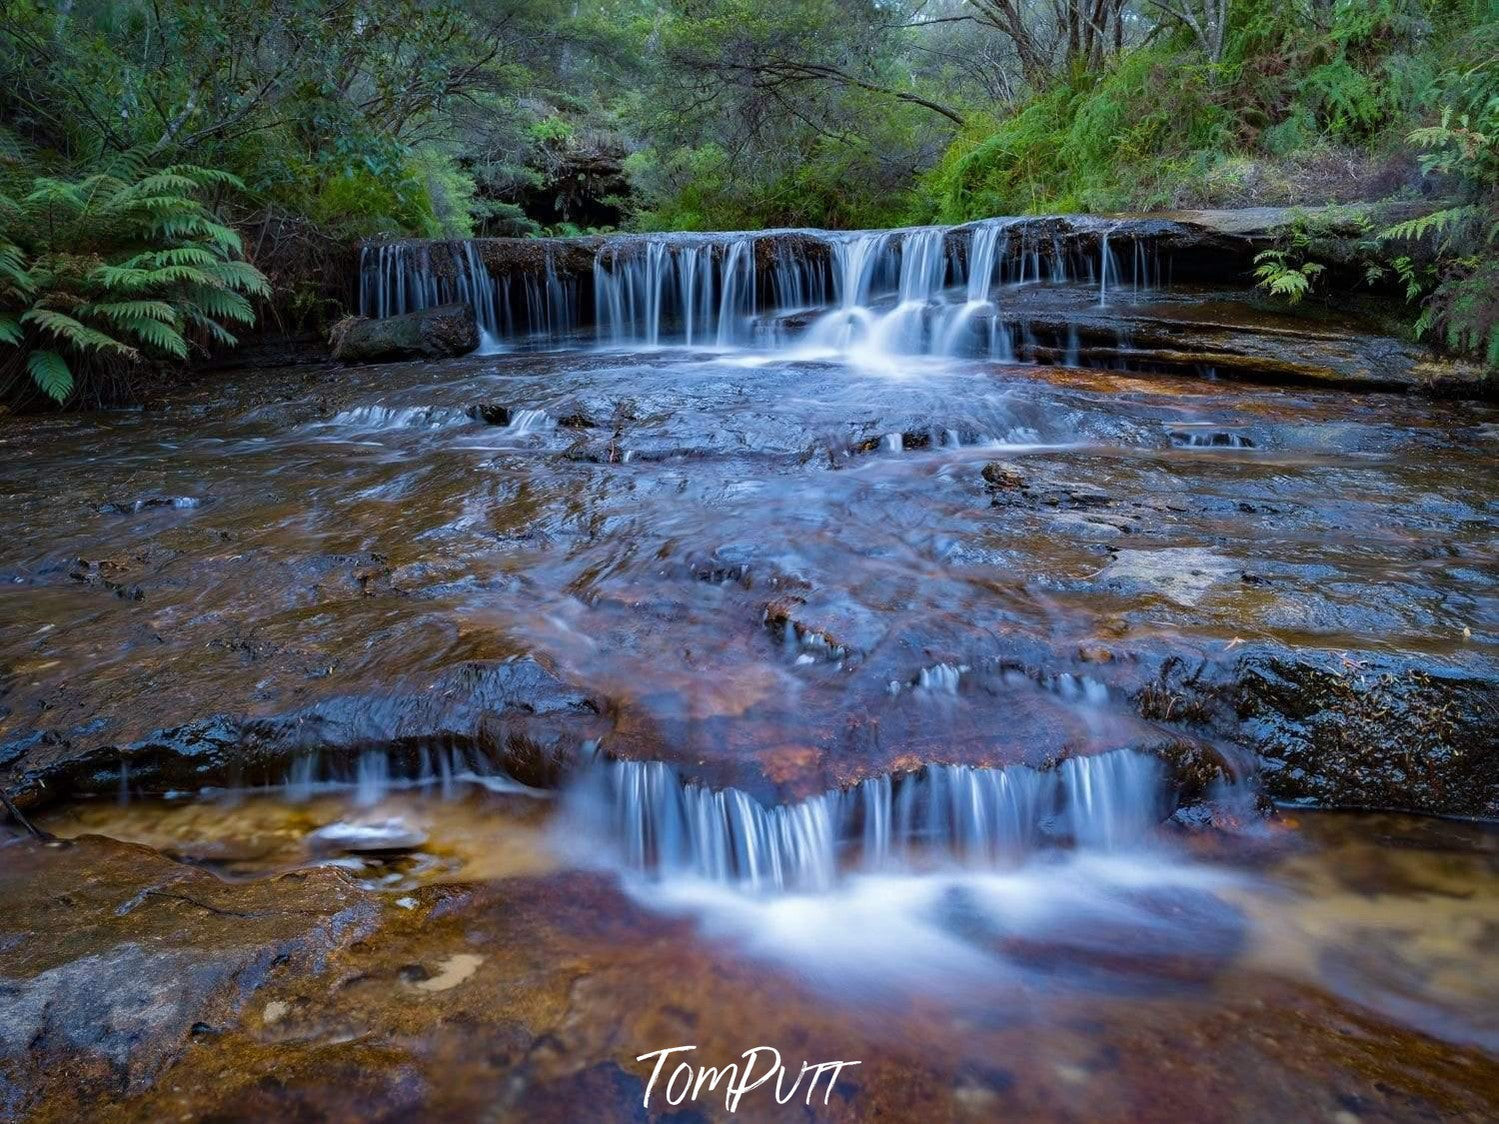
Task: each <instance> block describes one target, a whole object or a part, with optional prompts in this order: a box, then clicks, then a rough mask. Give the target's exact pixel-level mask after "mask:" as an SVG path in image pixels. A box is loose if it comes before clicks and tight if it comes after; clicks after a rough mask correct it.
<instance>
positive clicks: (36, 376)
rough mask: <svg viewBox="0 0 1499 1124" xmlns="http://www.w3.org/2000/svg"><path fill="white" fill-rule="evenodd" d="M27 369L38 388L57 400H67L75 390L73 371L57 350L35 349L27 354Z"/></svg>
mask: <svg viewBox="0 0 1499 1124" xmlns="http://www.w3.org/2000/svg"><path fill="white" fill-rule="evenodd" d="M26 369H27V370H28V371H30V372H31V381H32V382H34V383H36V385H37V389H38V390H40V391H41V392H42V393H43V394H45V395H47V396H48V397H49V398H51V399H52V400H53V401H55V402H62V401H65V400H66V399H67V397H68V395H69V394H71V393H72V392H73V372H72V371H71V370H69V369H68V364H67V361H66V360H64V359H63V357H62V356H61V355H59V354H57V352H55V351H33V352H32V353H31V354H30V355H28V356H26Z"/></svg>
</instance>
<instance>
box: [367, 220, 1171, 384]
mask: <svg viewBox="0 0 1499 1124" xmlns="http://www.w3.org/2000/svg"><path fill="white" fill-rule="evenodd" d="M512 241H515V242H517V243H518V245H511V244H510V243H511V242H512ZM1178 242H1180V228H1179V226H1178V224H1174V223H1169V222H1163V221H1148V222H1147V221H1138V220H1137V221H1115V220H1103V219H1088V218H1075V219H1067V220H1058V219H1047V220H1038V219H1029V218H997V219H990V220H986V221H983V222H978V223H970V224H966V225H963V226H955V227H940V226H932V227H915V228H908V229H901V230H875V231H854V232H838V231H824V230H782V231H759V232H738V233H725V234H671V235H619V236H609V237H596V238H585V239H576V240H540V239H538V240H534V241H530V242H526V241H524V240H498V239H490V240H478V241H462V242H392V243H384V244H377V245H369V246H366V247H365V248H364V249H363V251H362V256H361V263H360V280H359V309H360V312H361V314H363V315H365V316H370V317H387V316H394V315H400V314H405V313H409V312H415V311H419V310H421V309H425V308H432V307H436V306H439V305H444V304H451V303H463V304H467V305H469V306H471V307H472V308H473V309H474V312H475V315H476V318H477V320H478V324H479V329H480V334H481V340H482V345H481V350H486V351H494V350H503V349H506V348H512V347H549V346H561V345H563V344H571V345H576V344H578V343H581V342H589V340H590V337H591V342H593V343H594V344H596V345H597V346H600V347H606V348H631V349H636V348H655V347H665V346H685V347H692V348H702V349H718V350H730V349H743V348H759V349H765V350H773V351H779V350H796V351H797V352H799V353H800V354H801V355H802V356H804V357H808V358H819V357H823V358H835V357H840V356H847V357H853V358H864V359H869V358H873V357H880V356H889V355H904V356H909V355H941V356H954V357H975V356H977V357H990V358H994V359H999V360H1013V359H1015V358H1016V357H1017V355H1018V354H1020V353H1021V352H1029V351H1033V350H1034V349H1035V348H1036V347H1037V346H1042V345H1044V346H1045V347H1046V348H1047V349H1049V350H1055V351H1057V352H1059V353H1060V355H1061V356H1062V357H1063V358H1065V357H1067V356H1069V355H1075V353H1076V351H1077V347H1078V344H1077V340H1076V339H1075V338H1068V337H1067V336H1066V335H1065V334H1064V335H1063V336H1062V337H1061V338H1058V339H1056V340H1050V339H1047V340H1041V341H1038V340H1037V339H1034V338H1031V335H1030V334H1029V333H1031V332H1032V329H1031V327H1030V326H1029V325H1028V324H1027V323H1025V322H1024V321H1023V320H1016V319H1014V318H1012V317H1010V316H1008V315H1007V308H1006V306H1007V304H1008V303H1009V302H1008V301H1007V300H1006V298H1005V294H1006V293H1007V292H1009V291H1013V290H1016V289H1020V288H1026V287H1031V286H1056V287H1063V288H1067V287H1070V288H1073V289H1075V290H1077V291H1078V292H1080V293H1082V294H1085V296H1086V303H1087V305H1089V306H1102V305H1107V304H1108V303H1109V302H1110V300H1112V299H1116V298H1118V297H1119V296H1120V295H1121V294H1125V293H1128V294H1135V293H1140V292H1145V291H1149V290H1151V289H1153V288H1154V287H1156V286H1157V285H1158V284H1161V283H1163V282H1165V281H1166V280H1168V279H1169V278H1170V276H1171V274H1172V270H1173V262H1174V256H1173V252H1172V250H1171V247H1172V246H1174V245H1177V244H1178ZM1163 245H1164V246H1166V247H1167V250H1166V251H1165V252H1164V253H1163V250H1162V246H1163ZM491 247H503V248H504V249H505V251H506V253H505V254H503V255H500V259H499V260H491V258H492V257H493V255H492V254H490V253H489V250H490V248H491ZM1187 268H1190V263H1189V264H1188V266H1187Z"/></svg>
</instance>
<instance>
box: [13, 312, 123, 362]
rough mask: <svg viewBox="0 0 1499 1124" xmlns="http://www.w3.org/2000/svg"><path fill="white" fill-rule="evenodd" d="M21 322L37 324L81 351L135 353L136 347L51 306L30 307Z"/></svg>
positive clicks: (23, 314)
mask: <svg viewBox="0 0 1499 1124" xmlns="http://www.w3.org/2000/svg"><path fill="white" fill-rule="evenodd" d="M21 322H22V323H23V324H35V325H36V326H37V327H39V328H41V329H43V330H44V331H47V332H51V333H52V334H53V335H54V336H56V337H57V338H58V339H61V340H65V341H66V342H67V343H70V344H72V345H73V346H74V347H76V348H78V349H79V350H80V351H85V350H94V351H115V352H119V353H120V354H122V355H134V354H135V349H134V348H132V347H130V346H129V345H128V344H123V343H121V342H120V341H119V340H117V339H115V338H113V337H112V336H106V335H105V334H104V333H103V332H100V331H97V330H95V329H94V328H90V327H89V326H88V325H87V324H84V323H82V322H80V321H78V320H75V319H73V317H71V316H68V315H66V314H65V313H61V312H57V311H55V310H53V309H50V308H28V309H27V310H26V311H25V312H23V313H21Z"/></svg>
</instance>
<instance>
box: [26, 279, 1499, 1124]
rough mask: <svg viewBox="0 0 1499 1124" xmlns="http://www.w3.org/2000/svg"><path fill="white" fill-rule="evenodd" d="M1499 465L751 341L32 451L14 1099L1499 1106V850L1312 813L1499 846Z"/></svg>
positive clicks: (1167, 394) (218, 1111) (189, 414)
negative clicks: (1466, 820)
mask: <svg viewBox="0 0 1499 1124" xmlns="http://www.w3.org/2000/svg"><path fill="white" fill-rule="evenodd" d="M1064 298H1065V299H1072V298H1070V297H1067V296H1066V294H1063V296H1062V297H1060V298H1058V297H1055V295H1047V294H1044V293H1043V294H1041V295H1039V296H1038V297H1037V298H1036V299H1037V301H1039V302H1041V303H1043V304H1044V303H1045V302H1046V301H1050V300H1054V299H1064ZM1037 315H1038V316H1039V315H1040V312H1039V311H1038V313H1037ZM1142 315H1144V313H1142ZM1151 315H1155V314H1154V313H1152V314H1151ZM1178 319H1180V317H1178ZM1220 342H1221V341H1220ZM1262 342H1263V341H1261V343H1262ZM1256 346H1260V344H1256ZM1241 350H1243V349H1241ZM1355 358H1356V357H1355ZM1247 361H1248V360H1246V362H1247ZM1241 374H1242V372H1241ZM1272 374H1274V372H1272ZM1282 374H1283V372H1282ZM1496 434H1499V414H1496V412H1495V409H1494V407H1493V406H1491V405H1485V404H1482V403H1476V402H1435V401H1431V400H1428V399H1424V398H1419V397H1415V396H1403V395H1394V394H1369V393H1359V394H1357V395H1352V394H1349V393H1347V392H1346V391H1338V390H1333V389H1327V388H1321V387H1311V388H1308V387H1302V386H1297V385H1289V384H1286V383H1285V382H1283V381H1280V380H1279V379H1271V380H1270V381H1269V382H1259V381H1255V380H1253V379H1247V380H1246V379H1243V378H1242V377H1241V378H1240V379H1237V380H1235V381H1232V382H1230V381H1227V380H1225V381H1221V382H1220V381H1215V380H1212V379H1208V378H1202V377H1195V376H1193V377H1186V376H1183V375H1182V374H1180V373H1178V374H1154V375H1150V374H1140V373H1131V372H1127V371H1103V370H1087V369H1083V368H1081V367H1067V368H1063V367H1040V366H1024V365H1016V364H1011V363H1000V362H992V361H987V360H986V361H978V360H971V359H970V360H952V359H933V358H931V357H921V356H911V357H905V358H897V359H896V360H893V361H891V362H888V363H886V364H883V365H881V366H879V367H878V369H872V368H868V367H864V366H860V365H859V364H855V363H848V362H843V361H835V360H833V359H830V358H828V357H827V356H820V355H810V354H803V353H798V352H795V351H794V350H782V351H778V352H757V351H755V350H753V349H748V348H742V349H738V350H732V351H718V352H706V351H694V350H689V349H680V348H679V349H663V350H654V351H617V352H608V351H597V350H588V351H582V350H574V351H568V352H514V353H510V354H504V355H489V356H471V357H468V358H465V359H460V360H447V361H442V362H415V363H399V364H391V365H385V366H380V367H368V368H363V367H349V368H345V369H341V370H340V369H333V368H319V369H308V368H293V369H287V370H284V371H275V372H255V373H253V374H251V373H239V374H235V373H226V374H223V375H218V376H214V377H212V378H210V379H205V380H204V381H202V382H200V383H196V384H194V385H193V386H191V387H189V388H187V389H186V390H185V391H184V392H183V393H182V394H181V395H180V396H177V397H173V398H172V399H171V404H170V405H166V406H160V407H154V408H152V409H149V410H145V411H138V412H118V413H108V414H98V415H92V416H69V417H58V418H43V419H27V420H26V421H25V422H24V423H6V424H5V426H4V428H0V454H3V455H0V495H3V496H4V498H5V501H6V502H5V505H4V508H3V515H0V526H3V527H4V529H5V532H6V533H5V534H4V535H3V536H0V669H3V680H0V780H3V783H4V785H5V788H6V791H7V792H8V793H9V794H11V795H13V796H14V797H15V798H16V799H17V801H18V802H19V803H20V804H21V805H22V806H23V807H25V808H26V809H28V810H29V812H30V814H31V815H32V816H33V818H34V819H35V820H36V822H37V826H38V827H39V828H40V829H41V830H42V831H44V832H48V833H51V834H52V835H54V836H56V838H55V839H53V840H52V841H50V842H47V841H40V840H36V839H32V838H28V837H26V836H24V835H22V834H21V833H20V831H19V830H16V831H14V832H13V833H12V832H11V831H10V829H9V828H8V827H7V828H0V830H3V831H5V832H6V834H5V835H4V837H3V839H0V900H3V901H4V902H5V903H6V910H5V911H4V913H5V916H4V917H0V1115H6V1116H17V1117H28V1118H33V1119H38V1120H72V1119H78V1118H80V1117H88V1118H98V1119H122V1120H126V1119H162V1118H217V1119H266V1118H273V1117H274V1118H283V1117H285V1118H290V1119H320V1118H334V1119H369V1118H372V1117H381V1118H403V1117H415V1116H422V1117H424V1118H430V1119H474V1118H498V1119H524V1120H575V1119H579V1118H581V1116H584V1115H586V1116H587V1118H589V1119H620V1120H625V1119H631V1120H633V1119H641V1118H642V1117H651V1116H655V1117H658V1118H659V1117H664V1116H666V1115H667V1114H668V1113H669V1112H676V1113H678V1114H679V1115H678V1116H676V1117H672V1118H674V1119H728V1118H729V1117H728V1115H727V1113H726V1106H725V1104H724V1101H723V1098H722V1096H721V1095H719V1096H717V1097H714V1096H708V1095H705V1096H704V1097H702V1098H699V1099H697V1100H696V1101H693V1102H686V1103H681V1104H679V1105H677V1106H676V1107H674V1108H673V1107H671V1106H668V1105H667V1104H666V1103H665V1101H664V1099H663V1094H662V1092H661V1091H660V1090H659V1089H658V1090H657V1092H656V1094H655V1100H653V1101H652V1102H651V1106H650V1110H649V1112H647V1110H646V1109H645V1108H644V1107H643V1106H642V1103H641V1102H642V1099H643V1098H645V1097H646V1096H647V1085H648V1081H649V1078H650V1069H649V1066H648V1065H645V1064H643V1063H640V1062H638V1061H637V1060H636V1059H637V1058H638V1057H639V1055H641V1054H643V1053H645V1052H647V1051H650V1050H658V1049H663V1048H667V1047H672V1046H677V1045H686V1044H689V1043H691V1044H695V1045H696V1046H697V1047H698V1052H699V1055H700V1058H699V1060H700V1062H701V1064H704V1065H725V1064H728V1063H729V1062H732V1061H734V1060H736V1059H738V1058H739V1056H740V1054H741V1053H742V1052H743V1051H744V1050H746V1049H749V1048H751V1047H753V1046H757V1045H770V1046H774V1047H776V1048H777V1049H779V1050H781V1051H782V1053H783V1054H784V1055H785V1056H786V1059H787V1061H788V1062H789V1063H790V1064H791V1065H792V1066H793V1068H794V1067H795V1066H796V1065H799V1064H800V1062H801V1061H802V1060H804V1059H805V1060H809V1061H821V1060H827V1059H858V1060H859V1061H860V1063H861V1064H860V1065H859V1066H857V1067H852V1068H850V1069H847V1070H845V1071H843V1072H842V1074H841V1075H840V1077H839V1079H838V1081H837V1082H836V1084H835V1087H834V1088H833V1090H832V1091H831V1092H830V1093H829V1094H828V1095H827V1099H826V1103H824V1100H823V1097H822V1095H821V1094H820V1093H819V1094H818V1096H817V1097H816V1098H815V1099H814V1101H813V1102H812V1103H810V1104H808V1103H804V1102H803V1101H802V1099H801V1098H800V1097H798V1098H797V1101H796V1103H795V1104H794V1105H792V1106H788V1107H787V1108H786V1109H784V1110H783V1111H780V1112H779V1114H777V1113H775V1112H772V1111H770V1109H771V1108H772V1107H773V1101H772V1100H771V1099H769V1098H768V1097H767V1098H762V1100H760V1101H758V1102H757V1101H755V1100H754V1097H753V1096H751V1097H750V1098H749V1099H748V1100H747V1101H746V1103H745V1105H744V1106H743V1107H742V1108H741V1110H740V1112H739V1114H738V1118H749V1119H765V1118H784V1119H848V1120H853V1119H868V1118H871V1117H876V1116H881V1115H883V1116H885V1117H888V1118H891V1119H955V1120H958V1119H973V1120H990V1119H996V1118H1027V1119H1032V1118H1034V1119H1056V1120H1077V1119H1118V1120H1135V1121H1138V1120H1162V1121H1164V1120H1179V1119H1183V1118H1202V1119H1228V1120H1262V1119H1276V1118H1281V1119H1292V1118H1298V1119H1299V1118H1315V1119H1330V1120H1337V1121H1340V1122H1345V1124H1346V1122H1347V1121H1349V1120H1353V1119H1356V1120H1361V1121H1362V1120H1371V1121H1377V1120H1407V1119H1434V1118H1442V1119H1464V1120H1469V1119H1470V1120H1483V1119H1491V1118H1492V1117H1493V1115H1494V1114H1495V1112H1496V1111H1499V1072H1496V1068H1495V1061H1494V1058H1495V1051H1496V1049H1499V1027H1496V1026H1495V1025H1494V1022H1493V1011H1494V1010H1495V1009H1496V1005H1499V996H1495V995H1494V994H1493V988H1492V986H1491V983H1490V981H1491V979H1492V976H1493V973H1492V971H1491V970H1490V968H1491V964H1492V958H1493V939H1492V935H1493V932H1494V931H1495V926H1496V924H1499V913H1496V904H1495V903H1496V902H1499V884H1496V882H1495V869H1496V867H1495V862H1494V855H1495V850H1494V838H1493V834H1492V831H1491V830H1489V829H1488V828H1485V827H1483V826H1480V825H1476V824H1456V823H1451V822H1446V821H1440V820H1416V819H1402V818H1398V817H1390V816H1382V815H1379V816H1376V815H1370V814H1362V815H1358V816H1342V815H1333V814H1328V813H1320V814H1311V813H1303V812H1301V811H1300V810H1297V811H1295V812H1292V811H1289V810H1287V809H1288V806H1289V805H1293V804H1296V803H1298V802H1301V803H1306V802H1310V803H1313V804H1319V805H1325V806H1328V807H1348V808H1365V809H1368V808H1383V809H1392V808H1393V809H1405V810H1410V811H1419V812H1433V813H1448V814H1460V815H1467V816H1477V817H1485V816H1487V817H1493V816H1495V815H1499V766H1496V752H1495V746H1494V741H1493V734H1492V731H1493V729H1494V728H1495V725H1496V723H1495V721H1494V717H1495V705H1496V703H1495V700H1496V685H1499V671H1496V663H1499V659H1496V657H1499V613H1496V611H1495V608H1496V596H1495V594H1496V583H1499V567H1496V565H1495V562H1496V559H1495V540H1494V535H1493V527H1494V523H1495V516H1496V487H1499V485H1496V484H1495V481H1494V478H1493V474H1492V472H1491V471H1489V469H1490V466H1491V465H1492V462H1493V456H1494V449H1495V441H1496ZM723 786H730V787H723ZM167 793H171V794H174V796H173V798H172V799H170V800H161V799H157V798H158V797H160V796H162V795H163V794H167ZM1266 797H1270V798H1274V799H1275V800H1278V801H1281V802H1282V810H1281V811H1280V812H1278V813H1273V814H1269V815H1267V810H1268V809H1267V804H1266V799H1265V798H1266ZM693 1113H697V1114H699V1115H698V1116H693V1115H692V1114H693Z"/></svg>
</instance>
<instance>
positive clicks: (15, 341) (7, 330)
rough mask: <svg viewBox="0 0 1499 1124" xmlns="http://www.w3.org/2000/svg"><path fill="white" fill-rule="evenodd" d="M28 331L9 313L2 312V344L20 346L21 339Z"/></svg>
mask: <svg viewBox="0 0 1499 1124" xmlns="http://www.w3.org/2000/svg"><path fill="white" fill-rule="evenodd" d="M25 334H26V330H25V329H24V328H22V327H21V322H20V321H19V320H17V319H16V318H15V317H14V316H11V315H10V314H9V313H5V312H0V343H8V344H10V345H11V346H13V347H15V346H19V345H20V343H21V337H22V336H24V335H25Z"/></svg>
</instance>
